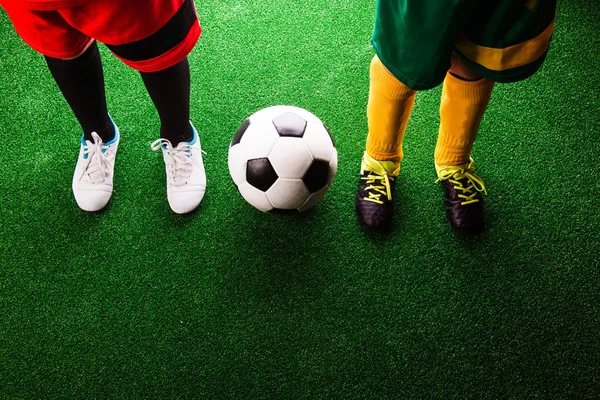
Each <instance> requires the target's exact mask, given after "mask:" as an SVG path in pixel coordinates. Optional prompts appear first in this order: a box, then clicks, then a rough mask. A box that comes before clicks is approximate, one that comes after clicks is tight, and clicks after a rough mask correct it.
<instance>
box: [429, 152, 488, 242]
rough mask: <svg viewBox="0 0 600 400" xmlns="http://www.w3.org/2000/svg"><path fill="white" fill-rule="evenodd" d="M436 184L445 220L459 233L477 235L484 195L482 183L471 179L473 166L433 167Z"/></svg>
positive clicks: (472, 164)
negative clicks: (440, 191)
mask: <svg viewBox="0 0 600 400" xmlns="http://www.w3.org/2000/svg"><path fill="white" fill-rule="evenodd" d="M435 168H436V171H437V175H438V180H437V182H439V181H441V182H442V187H443V188H444V208H445V209H446V215H447V216H448V220H449V221H450V223H451V224H452V226H453V227H454V229H456V230H457V231H459V232H462V233H466V234H477V233H481V232H482V231H483V229H484V225H485V224H484V217H483V196H482V195H481V192H483V193H486V194H487V192H486V189H485V185H484V183H483V180H482V179H481V178H480V177H479V176H477V175H475V173H474V169H475V163H474V161H473V159H470V161H469V162H468V163H465V164H461V165H456V166H449V167H440V166H438V165H437V164H436V166H435Z"/></svg>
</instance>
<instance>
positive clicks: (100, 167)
mask: <svg viewBox="0 0 600 400" xmlns="http://www.w3.org/2000/svg"><path fill="white" fill-rule="evenodd" d="M113 124H114V123H113ZM114 127H115V137H114V138H113V139H112V140H111V141H110V142H107V143H103V142H102V139H101V138H100V136H99V135H98V134H97V133H96V132H92V138H93V140H94V141H93V142H91V141H89V140H84V139H83V136H82V137H81V146H80V148H79V158H78V159H77V165H76V166H75V173H74V174H73V194H74V195H75V200H76V201H77V205H78V206H79V208H81V209H82V210H84V211H99V210H101V209H103V208H104V207H105V206H106V204H107V203H108V200H110V196H111V195H112V191H113V176H114V167H115V157H116V155H117V148H118V147H119V138H120V134H119V129H118V128H117V126H116V125H114Z"/></svg>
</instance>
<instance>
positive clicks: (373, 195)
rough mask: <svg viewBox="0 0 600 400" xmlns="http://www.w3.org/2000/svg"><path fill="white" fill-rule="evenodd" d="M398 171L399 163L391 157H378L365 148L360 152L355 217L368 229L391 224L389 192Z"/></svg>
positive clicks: (394, 182)
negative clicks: (369, 153) (386, 159)
mask: <svg viewBox="0 0 600 400" xmlns="http://www.w3.org/2000/svg"><path fill="white" fill-rule="evenodd" d="M399 172H400V165H399V164H396V163H394V162H393V161H378V160H375V159H374V158H372V157H370V156H369V155H367V153H366V152H365V154H364V155H363V159H362V164H361V171H360V183H359V185H358V192H357V193H356V200H355V205H356V214H357V215H358V218H359V219H360V221H361V222H362V223H363V224H364V225H365V226H366V227H368V228H369V229H372V230H375V231H386V230H388V229H389V228H390V226H391V223H392V217H393V215H394V203H393V202H392V192H393V191H394V188H395V187H396V177H397V176H398V173H399Z"/></svg>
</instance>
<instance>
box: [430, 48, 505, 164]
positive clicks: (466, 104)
mask: <svg viewBox="0 0 600 400" xmlns="http://www.w3.org/2000/svg"><path fill="white" fill-rule="evenodd" d="M493 87H494V82H493V81H491V80H489V79H486V78H483V77H482V76H481V75H479V74H477V73H476V72H474V71H472V70H471V69H470V68H468V67H467V66H466V65H465V64H464V63H462V62H461V61H460V59H459V58H458V57H457V56H455V55H453V56H452V67H451V68H450V71H449V72H448V74H447V75H446V79H445V80H444V86H443V89H442V101H441V104H440V118H441V123H440V129H439V135H438V141H437V145H436V149H435V162H436V164H437V165H439V166H449V165H459V164H464V163H467V162H469V158H470V156H471V150H472V148H473V143H474V142H475V138H476V137H477V132H478V131H479V125H480V123H481V119H482V118H483V114H484V112H485V110H486V108H487V106H488V103H489V100H490V97H491V95H492V89H493Z"/></svg>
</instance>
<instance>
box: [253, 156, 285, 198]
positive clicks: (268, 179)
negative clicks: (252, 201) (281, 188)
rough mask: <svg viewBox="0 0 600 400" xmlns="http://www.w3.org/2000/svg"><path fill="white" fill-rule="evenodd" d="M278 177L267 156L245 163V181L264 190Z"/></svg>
mask: <svg viewBox="0 0 600 400" xmlns="http://www.w3.org/2000/svg"><path fill="white" fill-rule="evenodd" d="M278 178H279V177H278V176H277V173H276V172H275V169H274V168H273V166H272V165H271V162H270V161H269V159H268V158H255V159H253V160H248V162H247V163H246V181H247V182H248V183H249V184H251V185H252V186H254V187H255V188H257V189H259V190H262V191H263V192H266V191H267V190H269V188H270V187H271V186H273V184H274V183H275V181H276V180H277V179H278Z"/></svg>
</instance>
